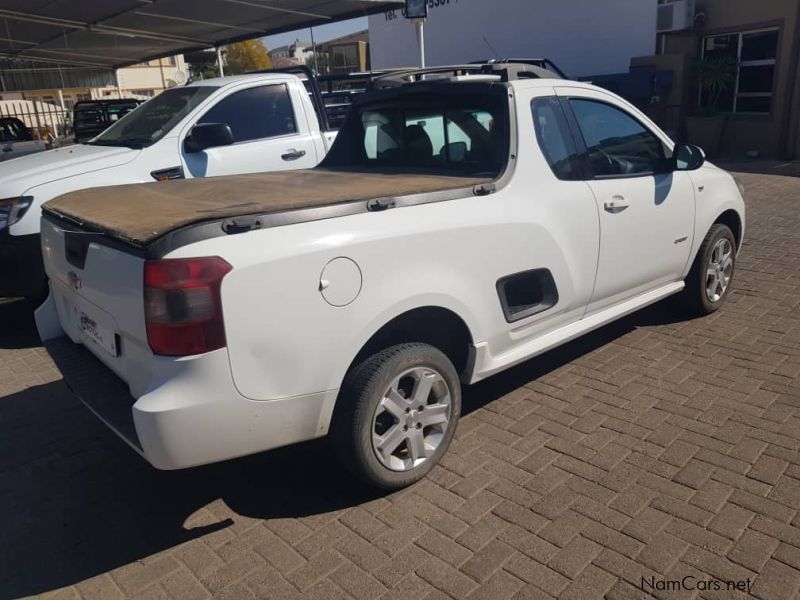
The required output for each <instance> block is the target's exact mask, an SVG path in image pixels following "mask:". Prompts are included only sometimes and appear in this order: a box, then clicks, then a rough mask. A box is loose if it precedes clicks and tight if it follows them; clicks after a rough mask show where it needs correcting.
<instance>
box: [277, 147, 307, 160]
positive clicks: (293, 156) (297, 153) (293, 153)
mask: <svg viewBox="0 0 800 600" xmlns="http://www.w3.org/2000/svg"><path fill="white" fill-rule="evenodd" d="M305 155H306V151H305V150H295V149H294V148H292V149H291V150H289V151H288V152H287V153H286V154H281V158H282V159H283V160H287V161H289V160H297V159H298V158H303V157H304V156H305Z"/></svg>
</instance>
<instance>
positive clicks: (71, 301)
mask: <svg viewBox="0 0 800 600" xmlns="http://www.w3.org/2000/svg"><path fill="white" fill-rule="evenodd" d="M104 242H105V239H104V238H103V236H102V235H99V234H96V233H90V232H86V231H82V230H80V229H79V228H77V227H75V228H73V227H71V226H69V225H66V224H61V223H60V222H55V221H51V220H49V219H43V220H42V251H43V254H44V265H45V271H46V272H47V275H48V277H49V278H50V291H51V294H52V296H53V300H54V302H55V305H56V310H57V312H58V319H59V321H60V324H61V327H62V329H63V330H64V332H65V333H66V334H67V335H68V336H69V337H70V338H71V339H72V341H73V342H76V343H80V344H83V345H84V346H85V347H86V348H87V349H88V350H89V351H91V352H92V354H94V355H95V356H96V357H97V358H99V359H100V360H101V361H102V362H103V363H105V364H106V365H107V366H108V367H109V368H111V369H112V370H113V371H114V372H115V373H116V374H117V375H119V376H120V377H121V378H122V379H123V380H125V381H126V382H127V383H128V384H129V385H130V387H131V392H132V393H134V395H135V396H137V395H139V394H137V393H135V390H134V388H136V387H139V388H141V387H143V386H145V385H146V382H143V381H136V373H137V370H136V368H135V365H136V364H137V363H138V364H141V361H142V360H143V359H144V358H146V357H149V356H151V354H150V350H149V347H148V344H147V332H146V328H145V322H144V304H143V299H142V298H143V291H142V287H143V276H144V275H143V273H144V258H142V257H140V256H137V255H135V254H131V253H128V252H126V251H125V250H124V249H120V248H119V247H113V246H110V245H108V244H106V243H104ZM139 371H141V369H139ZM140 392H141V390H140Z"/></svg>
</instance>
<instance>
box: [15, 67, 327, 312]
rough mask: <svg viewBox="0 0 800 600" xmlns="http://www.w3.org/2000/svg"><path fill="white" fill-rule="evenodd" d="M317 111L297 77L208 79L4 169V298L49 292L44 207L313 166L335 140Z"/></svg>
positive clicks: (164, 94) (171, 91) (169, 92)
mask: <svg viewBox="0 0 800 600" xmlns="http://www.w3.org/2000/svg"><path fill="white" fill-rule="evenodd" d="M319 111H320V112H319V114H322V115H324V114H325V113H324V107H323V108H320V109H319ZM317 114H318V108H316V107H315V106H314V104H313V103H312V96H310V95H309V93H308V92H307V91H306V88H305V84H304V82H303V81H302V80H301V79H300V78H299V77H298V76H296V75H294V74H290V73H277V72H276V73H263V74H252V75H239V76H233V77H225V78H221V79H207V80H204V81H198V82H196V83H192V84H190V85H187V86H184V87H176V88H171V89H168V90H166V91H164V92H162V93H161V94H159V95H158V96H156V97H155V98H153V99H151V100H150V101H148V102H146V103H145V104H143V105H141V106H140V107H138V108H137V109H136V110H134V111H132V112H130V113H129V114H127V115H125V116H124V117H123V118H121V119H120V120H118V121H116V122H115V123H114V125H112V126H111V127H110V128H108V129H106V130H105V131H104V132H103V133H101V134H100V135H99V136H97V137H96V138H94V139H92V140H90V141H88V142H87V143H85V144H78V145H74V146H67V147H64V148H59V149H56V150H51V151H49V152H42V153H39V154H36V155H32V156H28V157H24V158H21V159H19V160H15V161H13V163H8V164H0V297H2V296H28V297H30V298H37V297H40V296H41V295H42V293H43V291H44V290H45V289H46V283H45V275H44V270H43V266H42V258H41V243H40V238H39V221H40V217H41V205H42V204H43V203H45V202H47V201H48V200H50V199H52V198H55V197H57V196H60V195H61V194H65V193H67V192H71V191H75V190H80V189H86V188H90V187H99V186H108V185H118V184H124V183H145V182H155V181H163V180H169V179H183V178H186V179H192V178H197V177H214V176H218V175H233V174H237V173H256V172H261V171H281V170H286V169H304V168H310V167H313V166H315V165H316V164H317V163H319V162H320V161H321V160H322V159H323V158H324V157H325V154H326V153H327V151H328V148H329V147H330V145H331V143H332V142H333V139H334V138H335V134H334V132H331V131H328V130H327V125H326V123H327V121H326V122H325V123H320V122H319V120H318V118H317ZM323 120H324V119H323Z"/></svg>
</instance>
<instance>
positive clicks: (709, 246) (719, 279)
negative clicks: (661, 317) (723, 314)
mask: <svg viewBox="0 0 800 600" xmlns="http://www.w3.org/2000/svg"><path fill="white" fill-rule="evenodd" d="M735 272H736V238H735V237H734V235H733V232H732V231H731V230H730V228H729V227H728V226H727V225H723V224H721V223H716V224H714V225H713V226H712V227H711V229H710V230H709V231H708V233H707V234H706V237H705V239H704V240H703V243H702V245H701V246H700V250H699V251H698V252H697V257H696V258H695V259H694V264H692V269H691V271H689V275H688V276H687V277H686V280H685V281H686V288H685V289H684V292H683V302H684V304H685V305H686V307H687V308H688V309H689V310H690V311H691V312H692V313H694V314H696V315H709V314H711V313H713V312H716V311H718V310H719V309H720V308H722V305H723V304H725V300H726V299H727V298H728V294H729V293H730V291H731V287H732V284H733V276H734V274H735Z"/></svg>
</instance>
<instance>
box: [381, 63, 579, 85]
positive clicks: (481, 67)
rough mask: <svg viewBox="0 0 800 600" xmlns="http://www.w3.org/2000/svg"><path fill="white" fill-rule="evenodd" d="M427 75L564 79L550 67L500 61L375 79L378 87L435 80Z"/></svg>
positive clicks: (400, 72) (501, 78)
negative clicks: (498, 62)
mask: <svg viewBox="0 0 800 600" xmlns="http://www.w3.org/2000/svg"><path fill="white" fill-rule="evenodd" d="M426 75H440V76H444V77H445V78H448V77H447V76H449V77H450V78H461V77H464V78H466V77H470V76H472V77H481V76H483V77H487V76H489V77H497V80H498V81H502V82H509V81H518V80H520V79H563V77H562V76H561V75H560V74H558V73H556V72H554V71H550V70H548V69H544V68H542V67H537V66H534V65H530V64H520V63H500V64H486V63H483V64H472V65H446V66H442V67H429V68H425V69H408V70H404V71H397V72H394V73H387V74H385V75H380V76H378V77H376V78H375V79H374V80H373V85H374V87H376V88H387V87H397V86H401V85H406V84H409V83H415V82H418V81H428V82H430V81H435V79H425V76H426ZM448 79H449V78H448Z"/></svg>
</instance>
